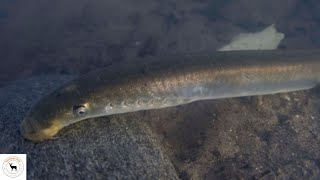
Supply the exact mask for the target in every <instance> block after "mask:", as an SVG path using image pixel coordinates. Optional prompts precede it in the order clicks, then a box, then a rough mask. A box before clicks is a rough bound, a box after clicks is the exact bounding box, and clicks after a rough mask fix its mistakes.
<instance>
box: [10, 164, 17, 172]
mask: <svg viewBox="0 0 320 180" xmlns="http://www.w3.org/2000/svg"><path fill="white" fill-rule="evenodd" d="M9 164H10V167H11V171H13V170H14V169H15V170H16V171H17V166H13V165H12V163H9Z"/></svg>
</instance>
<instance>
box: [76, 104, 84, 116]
mask: <svg viewBox="0 0 320 180" xmlns="http://www.w3.org/2000/svg"><path fill="white" fill-rule="evenodd" d="M73 113H74V114H75V115H77V116H84V115H86V114H87V108H86V107H85V106H84V105H77V106H73Z"/></svg>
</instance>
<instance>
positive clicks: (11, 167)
mask: <svg viewBox="0 0 320 180" xmlns="http://www.w3.org/2000/svg"><path fill="white" fill-rule="evenodd" d="M23 167H24V165H23V162H22V160H21V159H20V158H18V157H16V156H10V157H8V158H7V159H6V160H5V161H4V162H3V164H2V170H3V172H4V174H5V175H7V176H8V177H11V178H15V177H18V176H20V175H21V174H22V172H23Z"/></svg>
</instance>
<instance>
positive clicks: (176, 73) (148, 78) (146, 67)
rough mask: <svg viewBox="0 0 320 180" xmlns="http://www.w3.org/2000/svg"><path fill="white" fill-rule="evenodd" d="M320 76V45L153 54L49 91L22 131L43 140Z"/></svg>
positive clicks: (300, 84)
mask: <svg viewBox="0 0 320 180" xmlns="http://www.w3.org/2000/svg"><path fill="white" fill-rule="evenodd" d="M319 79H320V50H299V51H280V50H270V51H269V50H268V51H250V50H248V51H247V50H246V51H229V52H213V53H208V54H200V53H199V54H184V55H168V56H159V57H153V58H151V57H149V58H145V59H139V60H136V61H131V62H130V63H120V64H118V65H114V66H110V67H107V68H105V69H101V70H97V71H94V72H91V73H88V74H86V75H82V76H80V77H79V78H77V79H75V80H73V81H71V82H69V83H68V84H66V85H63V86H62V87H60V88H58V89H57V90H55V91H54V92H52V93H50V94H48V95H46V96H44V97H43V98H42V99H40V100H39V101H38V102H37V103H36V104H35V105H34V106H33V107H32V109H31V110H30V112H29V113H28V115H27V116H26V117H25V119H24V120H23V122H22V124H21V133H22V135H23V136H24V137H25V138H26V139H29V140H32V141H41V140H45V139H50V138H53V137H54V136H55V135H56V134H57V133H58V132H59V130H60V129H62V128H63V127H65V126H68V125H70V124H72V123H75V122H78V121H81V120H84V119H87V118H92V117H99V116H106V115H111V114H121V113H128V112H134V111H140V110H148V109H158V108H165V107H172V106H177V105H182V104H186V103H190V102H193V101H198V100H206V99H217V98H230V97H240V96H253V95H264V94H274V93H281V92H290V91H297V90H304V89H309V88H312V87H314V86H315V85H317V84H318V82H319Z"/></svg>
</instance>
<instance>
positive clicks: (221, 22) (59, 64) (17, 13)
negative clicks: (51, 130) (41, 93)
mask: <svg viewBox="0 0 320 180" xmlns="http://www.w3.org/2000/svg"><path fill="white" fill-rule="evenodd" d="M319 4H320V2H319V1H317V0H280V1H279V0H268V1H266V0H255V1H252V0H184V1H176V0H161V1H160V0H122V1H118V0H108V1H104V0H55V1H51V0H29V1H23V0H0V61H1V66H0V86H4V85H5V84H6V83H8V82H9V81H12V80H16V79H22V78H26V77H29V76H32V75H39V74H48V73H59V74H82V73H86V72H88V71H90V70H93V69H96V68H98V67H105V66H109V65H110V64H112V63H117V62H119V61H130V59H132V58H135V57H146V56H155V55H157V54H164V53H168V52H170V53H171V52H173V53H189V52H199V51H214V50H216V49H217V48H219V47H221V46H222V45H225V44H226V43H228V42H229V41H230V40H231V38H232V37H233V36H234V35H236V34H238V33H240V32H255V31H259V30H261V29H263V28H265V27H267V26H269V25H270V24H273V23H274V24H276V27H277V29H278V30H279V31H280V32H283V33H285V35H286V37H285V39H284V41H283V42H282V44H281V45H280V48H290V49H293V48H299V49H302V48H316V47H319V46H320V5H319Z"/></svg>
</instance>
